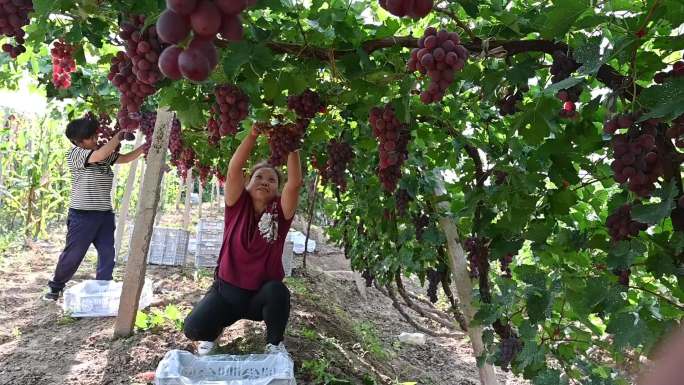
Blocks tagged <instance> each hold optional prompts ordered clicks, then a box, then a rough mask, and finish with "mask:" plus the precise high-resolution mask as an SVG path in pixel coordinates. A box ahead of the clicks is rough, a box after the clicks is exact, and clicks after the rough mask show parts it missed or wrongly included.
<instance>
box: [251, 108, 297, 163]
mask: <svg viewBox="0 0 684 385" xmlns="http://www.w3.org/2000/svg"><path fill="white" fill-rule="evenodd" d="M256 125H257V129H258V130H259V131H261V132H265V133H266V134H267V135H268V145H269V147H270V149H271V156H270V157H269V159H268V163H269V164H271V165H273V166H282V165H284V164H285V163H287V156H288V155H289V154H290V153H291V152H293V151H295V150H297V149H299V148H300V147H301V146H302V138H303V137H304V133H305V132H306V128H307V127H308V126H309V121H308V120H307V119H297V121H296V122H295V123H278V124H276V125H274V126H271V125H269V124H267V123H257V124H256Z"/></svg>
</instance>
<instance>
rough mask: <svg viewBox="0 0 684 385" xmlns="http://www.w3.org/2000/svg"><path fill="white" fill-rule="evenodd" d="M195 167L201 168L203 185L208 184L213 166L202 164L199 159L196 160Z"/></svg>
mask: <svg viewBox="0 0 684 385" xmlns="http://www.w3.org/2000/svg"><path fill="white" fill-rule="evenodd" d="M195 167H196V168H197V170H199V178H200V183H202V186H206V185H207V181H208V180H209V176H210V175H211V168H210V167H209V166H207V165H204V164H202V163H201V162H200V161H199V160H198V161H196V162H195Z"/></svg>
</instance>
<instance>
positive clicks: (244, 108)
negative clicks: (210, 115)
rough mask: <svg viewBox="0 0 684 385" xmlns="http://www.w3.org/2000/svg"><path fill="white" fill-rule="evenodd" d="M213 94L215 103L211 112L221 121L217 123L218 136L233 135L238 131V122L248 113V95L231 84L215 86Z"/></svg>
mask: <svg viewBox="0 0 684 385" xmlns="http://www.w3.org/2000/svg"><path fill="white" fill-rule="evenodd" d="M214 96H215V97H216V104H214V106H212V112H214V113H215V114H216V115H218V116H219V118H220V122H221V123H220V124H219V125H218V132H219V135H220V137H224V136H226V135H234V134H235V133H237V131H238V127H239V126H240V122H241V121H242V120H244V119H245V118H246V117H247V114H248V113H249V97H248V96H247V95H246V94H245V93H244V92H242V90H241V89H240V88H238V87H237V86H234V85H232V84H224V85H221V86H218V87H216V89H215V90H214ZM217 123H218V122H217Z"/></svg>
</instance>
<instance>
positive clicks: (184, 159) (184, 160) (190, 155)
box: [176, 147, 197, 179]
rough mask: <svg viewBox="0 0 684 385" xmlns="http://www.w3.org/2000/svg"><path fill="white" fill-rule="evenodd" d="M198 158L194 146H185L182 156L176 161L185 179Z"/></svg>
mask: <svg viewBox="0 0 684 385" xmlns="http://www.w3.org/2000/svg"><path fill="white" fill-rule="evenodd" d="M196 158H197V154H195V151H194V150H193V149H192V147H183V151H181V153H180V157H179V158H178V160H177V161H176V167H178V170H179V172H180V173H181V176H182V178H183V179H185V178H186V177H187V176H188V172H189V171H190V170H192V166H193V165H194V164H195V159H196Z"/></svg>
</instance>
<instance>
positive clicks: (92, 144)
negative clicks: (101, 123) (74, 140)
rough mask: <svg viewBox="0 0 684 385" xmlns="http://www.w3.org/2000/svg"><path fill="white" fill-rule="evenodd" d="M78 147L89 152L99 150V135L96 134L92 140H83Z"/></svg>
mask: <svg viewBox="0 0 684 385" xmlns="http://www.w3.org/2000/svg"><path fill="white" fill-rule="evenodd" d="M78 146H79V147H81V148H85V149H87V150H97V133H94V134H93V135H92V136H91V137H90V138H86V139H83V140H82V141H81V142H80V143H79V144H78Z"/></svg>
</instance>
